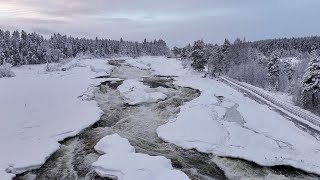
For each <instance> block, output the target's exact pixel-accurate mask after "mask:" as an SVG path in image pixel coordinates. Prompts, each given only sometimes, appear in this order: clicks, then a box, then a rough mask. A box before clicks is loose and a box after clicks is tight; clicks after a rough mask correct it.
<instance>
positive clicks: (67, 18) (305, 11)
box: [0, 0, 320, 46]
mask: <svg viewBox="0 0 320 180" xmlns="http://www.w3.org/2000/svg"><path fill="white" fill-rule="evenodd" d="M318 7H320V1H318V0H281V1H280V0H261V1H257V0H241V1H239V0H228V1H222V0H197V1H195V0H161V1H159V0H135V1H133V0H91V1H87V0H68V1H65V0H55V1H42V0H0V28H5V29H7V28H8V29H26V30H29V31H37V32H39V33H42V34H44V35H49V34H51V32H60V33H66V34H68V35H73V36H86V37H95V36H98V37H103V38H110V39H120V38H121V37H123V38H125V39H129V40H142V39H143V38H148V39H153V38H162V39H165V40H166V41H167V42H168V43H169V45H170V46H173V45H180V46H181V45H185V44H186V43H190V42H192V41H193V40H195V39H201V38H202V39H204V40H206V41H208V42H213V43H221V42H222V41H223V39H224V38H229V39H235V38H236V37H240V38H243V37H245V38H247V39H248V40H258V39H265V38H277V37H283V36H285V37H291V36H309V35H319V33H320V24H319V23H317V22H318V18H319V17H320V11H318V9H317V8H318Z"/></svg>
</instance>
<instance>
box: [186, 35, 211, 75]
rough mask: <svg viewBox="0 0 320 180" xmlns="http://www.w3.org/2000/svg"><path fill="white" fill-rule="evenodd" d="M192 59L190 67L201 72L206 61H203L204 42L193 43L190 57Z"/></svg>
mask: <svg viewBox="0 0 320 180" xmlns="http://www.w3.org/2000/svg"><path fill="white" fill-rule="evenodd" d="M190 57H191V59H192V64H191V66H192V67H193V68H194V69H195V70H197V71H203V70H204V68H205V65H206V63H207V60H206V59H205V45H204V42H203V41H201V40H199V41H195V42H194V45H193V51H192V53H191V55H190Z"/></svg>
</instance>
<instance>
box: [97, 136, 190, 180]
mask: <svg viewBox="0 0 320 180" xmlns="http://www.w3.org/2000/svg"><path fill="white" fill-rule="evenodd" d="M95 149H96V150H97V151H98V152H100V153H102V154H104V155H102V156H100V157H99V159H98V160H97V161H96V162H94V163H93V164H92V166H93V167H94V169H95V171H96V172H97V173H98V174H99V175H100V176H101V177H109V178H116V179H118V180H164V179H166V180H189V177H188V176H187V175H186V174H184V173H183V172H181V171H178V170H174V169H173V167H172V165H171V161H170V160H169V159H167V158H165V157H163V156H149V155H147V154H141V153H135V150H134V147H133V146H131V145H130V143H129V141H128V140H127V139H124V138H122V137H120V136H119V135H118V134H113V135H110V136H106V137H104V138H102V139H101V140H100V141H99V142H98V143H97V145H96V146H95Z"/></svg>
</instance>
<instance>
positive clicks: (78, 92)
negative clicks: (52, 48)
mask: <svg viewBox="0 0 320 180" xmlns="http://www.w3.org/2000/svg"><path fill="white" fill-rule="evenodd" d="M63 67H64V68H65V69H66V71H53V72H46V71H45V68H46V65H28V66H22V67H16V68H14V69H13V71H14V73H15V74H16V77H13V78H1V79H0V87H1V88H0V100H1V101H0V114H1V119H0V142H1V148H0V177H1V179H2V180H5V179H11V178H12V177H14V174H16V173H21V172H24V171H27V170H30V169H34V168H38V167H40V166H41V165H42V164H43V163H44V162H45V161H46V159H47V158H48V157H49V156H50V155H51V154H52V153H54V152H55V151H56V150H57V149H58V148H59V145H60V144H59V141H61V140H63V139H65V138H67V137H71V136H74V135H77V134H78V133H79V132H80V131H81V130H83V129H84V128H86V127H88V126H90V125H91V124H93V123H95V122H96V121H97V120H99V118H100V116H101V113H102V111H101V110H100V108H99V107H98V106H97V103H96V102H95V101H91V97H92V95H93V91H94V89H95V86H96V85H98V84H99V83H100V82H102V81H103V79H95V77H97V76H103V75H106V74H108V71H111V69H112V66H110V65H107V61H106V60H101V59H100V60H99V59H88V60H81V61H78V60H74V61H72V62H70V63H68V64H66V65H64V66H63ZM7 172H8V173H7Z"/></svg>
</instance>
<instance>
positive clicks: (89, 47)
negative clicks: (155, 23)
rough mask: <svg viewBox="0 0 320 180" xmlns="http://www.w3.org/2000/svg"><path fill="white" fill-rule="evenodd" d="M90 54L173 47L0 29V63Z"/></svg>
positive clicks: (133, 53)
mask: <svg viewBox="0 0 320 180" xmlns="http://www.w3.org/2000/svg"><path fill="white" fill-rule="evenodd" d="M81 54H90V55H93V56H96V57H111V56H131V57H138V56H142V55H151V56H158V55H168V54H169V48H168V47H167V45H166V42H165V41H163V40H161V39H160V40H154V41H147V40H146V39H145V40H144V41H143V42H132V41H124V40H123V39H122V38H121V39H120V40H119V41H116V40H110V39H99V38H96V39H86V38H74V37H70V36H66V35H61V34H54V35H53V36H51V38H48V39H45V38H44V37H43V36H41V35H39V34H37V33H26V32H25V31H21V32H19V31H14V32H12V33H11V32H10V31H3V30H1V29H0V65H2V64H5V63H10V64H12V65H14V66H17V65H25V64H41V63H47V62H49V63H50V62H58V61H59V60H61V59H65V58H72V57H76V56H77V55H81Z"/></svg>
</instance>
